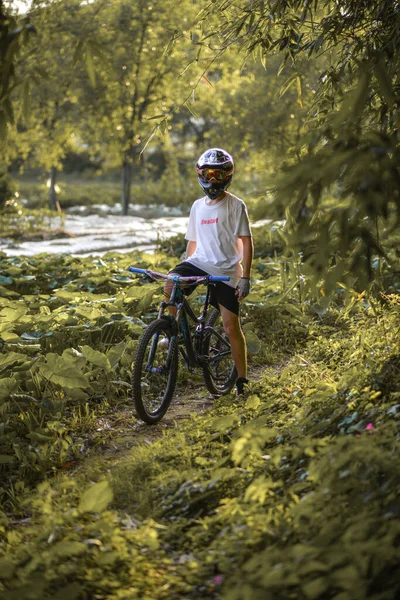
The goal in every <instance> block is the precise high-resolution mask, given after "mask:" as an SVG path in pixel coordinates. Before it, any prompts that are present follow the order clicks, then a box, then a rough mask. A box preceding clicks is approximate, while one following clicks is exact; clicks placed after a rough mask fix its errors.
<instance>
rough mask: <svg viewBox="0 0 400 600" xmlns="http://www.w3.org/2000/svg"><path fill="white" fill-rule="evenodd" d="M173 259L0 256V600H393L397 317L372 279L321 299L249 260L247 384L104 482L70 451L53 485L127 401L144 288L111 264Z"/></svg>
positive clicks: (146, 295)
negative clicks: (254, 370) (254, 369)
mask: <svg viewBox="0 0 400 600" xmlns="http://www.w3.org/2000/svg"><path fill="white" fill-rule="evenodd" d="M270 230H271V226H270V227H269V233H270V234H271V235H279V234H278V233H277V230H276V229H275V230H274V231H272V232H271V231H270ZM267 233H268V230H265V231H264V235H267ZM175 261H176V259H175V258H173V257H167V256H166V255H163V254H155V255H151V256H150V255H148V256H146V255H140V254H136V253H135V254H133V253H132V254H130V255H119V254H116V253H108V254H106V255H105V256H104V257H102V258H93V257H89V258H76V257H67V256H54V255H46V254H43V255H38V256H36V257H34V258H24V257H15V258H7V257H6V256H5V255H2V256H0V262H1V273H2V275H1V276H0V338H1V354H0V356H1V360H0V369H1V372H0V415H1V418H0V423H1V424H0V469H1V481H2V491H1V494H2V497H1V500H2V511H3V512H0V597H4V598H7V600H9V599H12V598H32V599H36V598H37V599H39V598H40V599H42V598H60V599H62V598H66V599H68V598H71V599H74V598H92V597H97V598H111V599H114V598H115V599H120V598H126V599H128V598H149V599H150V598H152V599H153V598H165V599H173V598H179V597H184V598H198V597H199V596H201V595H203V596H204V597H208V598H219V597H221V598H229V599H232V598H233V599H234V598H238V599H239V598H240V600H242V599H249V600H253V599H254V600H256V599H258V598H263V599H264V598H267V599H268V598H271V599H272V598H273V599H274V600H275V599H278V600H279V599H280V598H282V599H286V598H300V599H303V598H304V599H307V600H308V599H313V598H321V597H324V598H336V599H337V600H345V599H347V598H348V599H355V598H360V599H362V598H367V597H368V598H376V599H378V598H379V599H380V598H396V597H397V595H398V593H399V591H400V582H399V578H398V575H397V573H398V569H399V561H400V556H399V534H400V530H399V525H398V523H399V519H398V517H399V512H400V506H399V499H398V489H399V484H400V472H399V468H398V460H397V459H398V452H399V446H398V439H399V425H398V416H399V414H400V403H399V402H400V401H399V397H400V388H399V384H400V354H399V350H400V348H399V342H398V340H399V334H400V331H399V311H400V301H399V296H398V294H397V287H396V286H397V282H396V281H395V280H394V278H393V274H392V273H391V272H390V271H387V269H385V270H384V272H382V273H381V281H380V284H379V286H380V288H379V286H376V287H374V288H372V292H373V293H368V294H367V293H366V292H364V293H359V292H357V291H356V290H354V289H350V288H345V287H344V286H343V285H339V286H338V287H337V290H336V294H335V295H334V296H332V297H331V298H330V299H329V300H328V298H327V296H326V295H324V290H323V288H321V286H320V285H318V282H314V283H313V281H312V280H311V279H310V278H309V277H307V276H306V274H305V272H303V268H304V265H303V264H302V263H301V262H300V260H296V261H294V259H293V258H291V259H290V258H288V257H285V256H278V255H276V256H275V257H268V256H267V257H264V258H263V257H260V258H257V259H256V261H255V268H254V281H253V291H252V293H251V295H250V296H249V298H248V302H247V305H246V309H245V312H244V329H245V331H246V336H247V342H248V347H249V350H250V352H251V353H252V360H251V364H252V365H253V366H254V365H257V364H258V365H263V366H264V369H265V370H264V374H263V375H262V377H261V379H260V381H257V382H254V383H253V384H252V385H251V387H250V390H249V392H248V393H247V395H246V397H245V398H244V400H243V401H241V402H237V401H236V400H235V398H234V397H233V396H232V395H231V396H227V397H225V398H223V399H221V400H219V401H216V402H215V407H214V408H213V410H212V411H210V412H209V413H208V414H207V415H206V416H202V417H199V416H193V418H192V419H190V420H189V421H188V422H186V423H184V424H182V422H181V426H180V428H179V429H175V430H169V431H166V432H165V433H164V435H163V436H161V437H160V438H159V439H158V440H157V441H155V442H154V443H152V444H148V443H147V442H145V441H143V440H142V441H140V438H139V439H138V442H139V443H138V445H137V446H135V448H134V449H133V450H132V454H131V455H130V456H128V457H126V458H125V459H124V460H123V461H122V462H119V463H117V464H116V465H114V467H113V468H112V470H111V471H110V470H109V466H110V465H109V464H106V463H104V462H102V460H101V459H100V458H98V459H96V456H95V452H92V453H90V452H89V453H88V455H89V458H87V459H86V460H87V461H88V463H87V467H86V469H83V470H80V471H79V470H77V471H76V472H75V474H74V473H73V472H71V475H70V476H67V475H65V474H62V471H63V470H64V469H65V467H67V468H70V465H72V466H73V465H74V464H76V461H81V460H82V448H84V447H85V444H86V442H87V439H88V438H90V436H91V433H92V430H93V429H94V428H96V427H97V424H98V417H99V416H100V415H104V414H107V412H111V411H112V410H113V408H114V407H115V406H117V405H120V404H124V405H127V404H128V405H129V402H130V399H129V393H130V391H129V381H130V376H131V367H132V360H133V356H134V351H135V347H136V344H137V339H138V337H139V335H140V334H141V332H142V330H143V327H144V325H145V323H146V322H147V321H149V320H150V319H151V318H152V317H153V316H154V311H155V308H156V305H157V302H158V300H159V298H160V288H159V286H157V285H154V284H148V283H144V282H143V281H141V280H140V279H135V280H133V279H132V278H131V277H129V276H127V273H126V268H127V266H129V265H130V264H136V265H138V266H149V267H156V268H157V269H159V270H167V269H168V268H169V267H170V266H172V264H174V263H175ZM384 275H388V277H387V279H383V277H384ZM382 281H385V282H386V284H387V285H386V290H385V291H384V292H383V291H380V292H379V289H381V290H382ZM128 414H129V413H128ZM126 419H132V421H133V417H132V416H126ZM98 435H99V436H103V437H104V436H106V435H110V434H106V433H105V432H100V433H99V434H98ZM90 457H91V458H90ZM51 474H53V475H54V476H55V478H51V477H49V475H51ZM36 486H38V487H37V489H36V492H35V493H33V494H32V490H34V489H35V487H36Z"/></svg>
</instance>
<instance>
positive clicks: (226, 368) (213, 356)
mask: <svg viewBox="0 0 400 600" xmlns="http://www.w3.org/2000/svg"><path fill="white" fill-rule="evenodd" d="M220 319H221V314H220V312H219V310H218V309H216V308H215V309H214V310H213V311H212V312H211V314H210V316H209V318H208V319H207V322H206V327H210V328H211V329H210V330H209V331H206V333H205V336H204V340H203V348H202V355H203V356H207V363H206V364H205V365H204V366H203V379H204V383H205V384H206V387H207V389H208V391H209V392H210V393H211V394H213V396H223V395H225V394H229V392H230V391H231V389H232V388H233V386H234V385H235V382H236V379H237V370H236V367H235V363H234V362H233V358H232V355H231V353H230V344H229V340H228V336H227V335H226V334H225V333H224V330H223V326H222V323H221V322H220V323H219V322H218V321H219V320H220ZM216 331H217V332H218V333H219V334H220V335H221V336H222V338H223V340H221V339H220V338H219V337H217V335H216V333H215V332H216ZM228 349H229V354H228V355H227V354H226V352H227V350H228ZM220 352H224V354H223V355H222V356H221V359H220V360H218V355H219V353H220Z"/></svg>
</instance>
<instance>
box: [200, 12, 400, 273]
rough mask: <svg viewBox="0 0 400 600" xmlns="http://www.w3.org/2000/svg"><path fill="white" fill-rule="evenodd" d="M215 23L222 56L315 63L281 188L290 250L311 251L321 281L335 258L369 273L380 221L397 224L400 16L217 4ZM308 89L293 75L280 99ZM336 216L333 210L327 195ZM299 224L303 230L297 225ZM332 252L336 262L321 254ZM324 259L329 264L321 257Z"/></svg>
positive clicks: (207, 17) (399, 213)
mask: <svg viewBox="0 0 400 600" xmlns="http://www.w3.org/2000/svg"><path fill="white" fill-rule="evenodd" d="M214 13H218V15H219V19H218V25H217V27H216V29H215V32H214V33H218V34H219V39H220V44H221V45H220V50H223V49H224V48H226V47H227V46H228V45H231V44H232V43H233V44H236V45H237V46H238V47H239V48H241V49H242V50H244V51H245V52H246V53H247V55H248V56H249V55H251V54H254V53H257V54H258V55H259V56H260V55H261V57H262V58H264V59H265V57H267V56H270V55H271V54H277V53H280V54H281V55H282V57H283V65H285V64H288V63H292V64H297V63H298V61H299V60H300V59H305V58H315V59H316V61H317V65H318V64H319V65H320V73H319V89H318V91H317V93H316V95H315V101H314V103H313V106H312V109H311V110H310V111H309V114H308V118H307V121H306V124H305V127H304V135H303V137H302V140H301V143H300V145H299V152H298V155H299V159H298V162H297V163H296V164H293V163H292V164H289V165H285V168H284V170H282V172H281V175H280V176H279V177H278V178H277V180H276V182H275V184H276V185H275V190H274V191H275V195H276V200H277V202H278V203H279V204H282V205H285V206H286V207H288V209H289V214H290V215H292V216H293V217H296V216H298V217H303V216H304V215H306V214H307V213H308V214H310V215H313V219H312V221H311V223H310V221H309V220H307V219H304V218H300V219H297V220H296V219H294V220H293V224H294V227H293V230H292V233H293V236H292V238H291V242H292V244H293V245H294V246H296V248H297V250H299V249H304V248H303V247H304V243H305V242H307V241H308V242H310V244H311V245H313V246H314V247H315V246H317V247H318V248H319V256H318V257H316V255H315V252H309V253H308V255H309V260H310V262H311V263H312V264H314V265H318V271H319V272H322V271H324V270H325V269H326V268H327V266H328V265H329V264H330V263H331V261H332V258H333V256H334V255H336V258H337V257H338V256H339V258H340V259H342V258H343V257H344V256H347V257H349V258H350V259H351V260H350V263H349V264H348V266H349V267H350V269H353V270H354V269H355V270H356V271H357V270H358V267H359V266H360V265H362V266H363V268H364V267H365V266H366V267H367V271H368V269H369V266H368V260H367V262H365V258H367V259H368V256H369V255H371V254H372V253H374V252H379V247H378V244H377V241H376V239H375V237H376V236H375V231H376V228H377V226H378V225H379V220H380V219H385V220H392V221H393V224H394V225H397V224H399V222H400V197H399V182H400V171H399V167H398V165H399V158H400V145H399V131H398V120H399V110H398V109H399V100H400V96H399V93H400V81H399V75H398V73H399V66H400V50H399V48H400V9H399V6H398V4H396V3H393V2H391V1H390V0H381V1H378V2H369V1H368V0H345V1H343V2H337V1H336V0H306V1H303V0H301V1H300V0H253V1H251V2H247V1H238V2H235V3H231V2H226V1H225V0H216V1H215V2H211V3H209V4H208V5H207V6H206V7H205V8H204V10H203V11H202V12H201V13H200V16H199V19H200V22H202V23H206V22H207V23H208V22H209V20H210V15H212V14H214ZM294 83H296V85H297V87H298V92H299V94H298V96H299V101H301V80H299V79H297V78H296V76H295V75H292V79H291V80H288V81H287V82H286V84H283V86H282V92H285V91H286V90H285V87H286V89H287V88H288V87H289V86H291V85H292V84H294ZM327 191H330V193H332V192H333V193H334V197H335V206H330V207H328V210H327V206H326V200H325V199H326V192H327ZM299 220H300V223H299V222H298V221H299ZM329 244H330V248H329V252H326V251H325V252H323V249H324V248H325V249H326V248H327V247H328V246H329ZM323 255H324V257H323Z"/></svg>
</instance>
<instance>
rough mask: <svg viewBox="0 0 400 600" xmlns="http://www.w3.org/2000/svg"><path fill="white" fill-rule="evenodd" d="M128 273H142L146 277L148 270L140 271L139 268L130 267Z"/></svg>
mask: <svg viewBox="0 0 400 600" xmlns="http://www.w3.org/2000/svg"><path fill="white" fill-rule="evenodd" d="M128 271H130V272H131V273H140V274H141V275H146V273H147V271H146V269H139V268H138V267H128Z"/></svg>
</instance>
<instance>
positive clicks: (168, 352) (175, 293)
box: [128, 267, 237, 424]
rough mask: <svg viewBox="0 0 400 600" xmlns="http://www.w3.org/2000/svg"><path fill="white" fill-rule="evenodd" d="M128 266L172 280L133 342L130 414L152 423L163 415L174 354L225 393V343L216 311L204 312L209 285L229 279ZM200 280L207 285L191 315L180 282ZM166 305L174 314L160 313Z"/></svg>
mask: <svg viewBox="0 0 400 600" xmlns="http://www.w3.org/2000/svg"><path fill="white" fill-rule="evenodd" d="M128 270H129V271H130V272H131V273H136V274H141V275H144V276H145V277H146V278H148V279H150V280H153V281H158V280H160V279H164V280H170V281H172V282H173V287H172V291H171V295H170V298H169V301H168V302H166V301H161V303H160V306H159V311H158V315H157V318H156V319H155V320H154V321H152V322H151V323H150V324H149V325H148V326H147V327H146V329H145V331H144V333H143V335H142V337H141V338H140V340H139V345H138V348H137V351H136V356H135V362H134V369H133V374H132V394H133V401H134V406H135V410H136V415H137V416H138V417H139V418H140V419H141V420H142V421H145V422H146V423H149V424H154V423H157V422H158V421H160V419H162V417H163V416H164V415H165V413H166V412H167V410H168V407H169V405H170V403H171V400H172V397H173V393H174V390H175V385H176V381H177V376H178V366H179V354H181V355H182V357H183V359H184V362H185V363H186V365H187V367H188V368H189V370H190V371H193V369H194V368H201V369H202V372H203V379H204V383H205V385H206V387H207V389H208V391H209V392H210V393H211V394H212V395H213V396H216V397H218V396H221V395H224V394H228V393H229V392H230V391H231V389H232V388H233V386H234V384H235V381H236V379H237V371H236V367H235V364H234V362H233V359H232V355H231V347H230V344H229V340H228V337H227V336H226V334H224V332H223V327H222V324H221V322H220V312H219V310H218V309H216V308H214V309H213V310H212V311H211V312H210V314H209V315H207V313H208V308H209V305H210V289H211V288H210V286H211V285H213V284H214V283H216V282H220V281H229V277H225V276H214V275H206V276H201V277H198V276H190V277H183V276H180V275H173V274H171V275H166V274H164V273H157V272H156V271H150V270H147V269H139V268H137V267H129V269H128ZM200 283H204V284H205V285H206V286H207V293H206V298H205V301H204V304H203V307H202V309H201V314H200V316H196V315H195V313H194V312H193V310H192V308H191V307H190V305H189V303H188V301H187V300H186V298H185V296H184V295H183V292H182V286H183V285H198V284H200ZM168 306H174V307H176V309H177V314H176V317H172V316H170V315H166V314H164V313H165V311H166V309H167V308H168ZM190 322H192V323H193V324H194V326H191V325H190Z"/></svg>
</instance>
